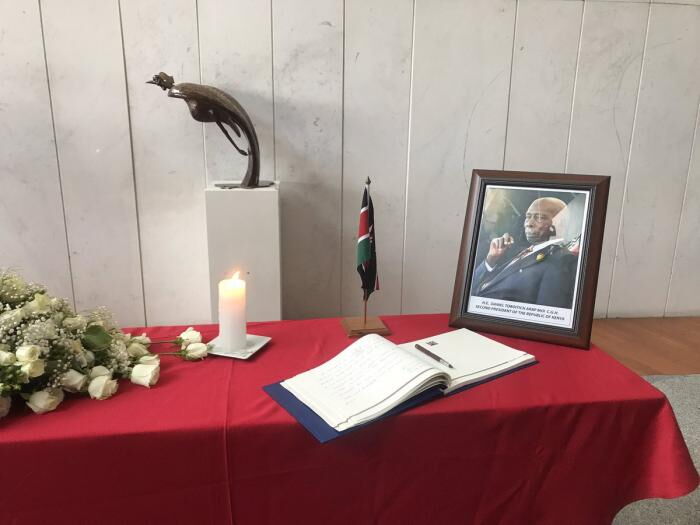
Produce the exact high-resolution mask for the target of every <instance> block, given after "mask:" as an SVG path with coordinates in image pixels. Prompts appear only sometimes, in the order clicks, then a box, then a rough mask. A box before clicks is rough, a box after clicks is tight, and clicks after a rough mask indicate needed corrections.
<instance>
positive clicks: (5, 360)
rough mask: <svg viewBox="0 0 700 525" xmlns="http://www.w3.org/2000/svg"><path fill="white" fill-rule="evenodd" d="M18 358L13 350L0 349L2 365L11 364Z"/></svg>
mask: <svg viewBox="0 0 700 525" xmlns="http://www.w3.org/2000/svg"><path fill="white" fill-rule="evenodd" d="M16 360H17V358H16V357H15V354H13V353H12V352H6V351H5V350H0V366H7V365H11V364H12V363H14V362H15V361H16Z"/></svg>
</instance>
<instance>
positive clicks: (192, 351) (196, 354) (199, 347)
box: [184, 343, 209, 361]
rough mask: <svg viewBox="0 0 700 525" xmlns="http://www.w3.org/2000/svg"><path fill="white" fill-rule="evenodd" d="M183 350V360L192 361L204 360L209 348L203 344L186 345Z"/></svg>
mask: <svg viewBox="0 0 700 525" xmlns="http://www.w3.org/2000/svg"><path fill="white" fill-rule="evenodd" d="M184 350H185V359H187V360H190V361H192V360H194V359H204V358H205V357H207V353H208V352H209V347H208V346H207V345H205V344H204V343H191V344H189V345H187V346H186V347H185V349H184Z"/></svg>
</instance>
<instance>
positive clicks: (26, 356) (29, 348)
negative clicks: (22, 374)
mask: <svg viewBox="0 0 700 525" xmlns="http://www.w3.org/2000/svg"><path fill="white" fill-rule="evenodd" d="M15 353H16V354H17V361H19V362H20V363H31V362H32V361H36V360H37V359H39V356H40V355H41V347H40V346H37V345H22V346H20V347H19V348H18V349H17V351H16V352H15Z"/></svg>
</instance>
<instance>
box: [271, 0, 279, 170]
mask: <svg viewBox="0 0 700 525" xmlns="http://www.w3.org/2000/svg"><path fill="white" fill-rule="evenodd" d="M272 10H273V1H272V0H270V78H271V82H272V92H271V93H270V94H271V96H272V180H274V181H276V180H278V179H277V128H276V125H277V117H276V113H275V30H274V28H275V22H274V20H275V19H274V16H273V12H272Z"/></svg>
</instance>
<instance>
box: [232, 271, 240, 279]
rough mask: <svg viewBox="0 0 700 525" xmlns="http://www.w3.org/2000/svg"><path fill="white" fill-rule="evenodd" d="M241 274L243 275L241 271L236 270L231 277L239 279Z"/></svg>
mask: <svg viewBox="0 0 700 525" xmlns="http://www.w3.org/2000/svg"><path fill="white" fill-rule="evenodd" d="M240 275H241V272H236V273H234V274H233V277H231V279H233V280H238V277H239V276H240Z"/></svg>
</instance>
